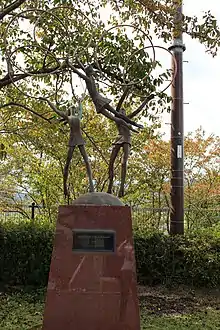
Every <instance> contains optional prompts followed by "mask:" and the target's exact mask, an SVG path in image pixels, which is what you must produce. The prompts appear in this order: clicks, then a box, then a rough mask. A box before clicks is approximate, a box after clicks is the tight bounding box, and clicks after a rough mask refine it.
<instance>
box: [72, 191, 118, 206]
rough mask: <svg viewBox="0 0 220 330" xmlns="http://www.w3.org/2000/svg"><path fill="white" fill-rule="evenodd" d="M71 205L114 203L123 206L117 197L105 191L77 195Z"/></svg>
mask: <svg viewBox="0 0 220 330" xmlns="http://www.w3.org/2000/svg"><path fill="white" fill-rule="evenodd" d="M72 204H73V205H88V204H89V205H115V206H124V204H123V203H122V201H120V199H119V198H117V197H115V196H113V195H110V194H107V193H105V192H92V193H87V194H85V195H82V196H79V197H78V198H77V199H75V200H74V201H73V202H72Z"/></svg>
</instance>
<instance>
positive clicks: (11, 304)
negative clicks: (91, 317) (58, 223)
mask: <svg viewBox="0 0 220 330" xmlns="http://www.w3.org/2000/svg"><path fill="white" fill-rule="evenodd" d="M44 299H45V290H44V289H38V290H34V291H33V290H32V291H29V292H28V291H27V290H26V291H23V290H22V291H21V290H20V291H19V290H16V291H15V290H10V291H7V292H4V293H0V306H1V308H0V329H4V330H32V329H33V330H34V329H41V324H42V315H43V308H44ZM140 302H141V325H142V328H141V329H142V330H145V329H150V330H161V329H163V330H186V329H187V330H200V329H201V330H206V329H207V330H217V329H220V310H219V307H220V301H219V294H217V295H216V293H214V294H213V293H212V294H210V293H207V292H206V293H205V294H204V293H201V292H199V293H198V292H197V293H192V292H191V291H189V290H186V289H184V290H183V291H180V290H179V289H178V291H177V290H176V292H175V291H168V290H165V289H164V288H163V289H161V288H159V289H158V288H157V289H152V288H145V290H144V292H143V290H142V292H141V293H140Z"/></svg>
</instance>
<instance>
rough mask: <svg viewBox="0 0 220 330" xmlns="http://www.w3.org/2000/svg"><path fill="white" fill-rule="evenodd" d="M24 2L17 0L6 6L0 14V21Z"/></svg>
mask: <svg viewBox="0 0 220 330" xmlns="http://www.w3.org/2000/svg"><path fill="white" fill-rule="evenodd" d="M25 1H26V0H17V1H14V2H12V4H10V5H9V6H7V7H6V8H5V9H3V11H2V12H1V13H0V20H2V19H3V18H4V17H5V16H6V15H8V14H9V13H10V12H11V11H12V10H15V9H16V8H18V7H19V6H20V5H22V3H24V2H25Z"/></svg>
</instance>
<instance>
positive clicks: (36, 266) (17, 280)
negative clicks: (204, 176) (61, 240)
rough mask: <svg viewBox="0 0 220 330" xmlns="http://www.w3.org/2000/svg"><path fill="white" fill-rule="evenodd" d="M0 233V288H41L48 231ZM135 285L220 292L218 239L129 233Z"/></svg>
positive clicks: (28, 228) (26, 226)
mask: <svg viewBox="0 0 220 330" xmlns="http://www.w3.org/2000/svg"><path fill="white" fill-rule="evenodd" d="M2 229H3V230H2V231H1V232H0V282H3V283H7V284H9V285H11V284H13V285H14V284H16V285H37V286H42V285H46V284H47V279H48V273H49V267H50V258H51V253H52V245H53V237H54V227H53V226H52V225H49V224H48V223H46V222H45V223H41V224H37V223H35V224H33V223H23V224H12V223H10V224H8V225H7V224H4V226H3V227H2ZM134 241H135V251H136V264H137V274H138V281H139V282H141V283H142V284H148V285H156V284H165V285H173V284H185V285H192V286H197V287H218V286H220V235H219V234H217V233H211V232H204V231H203V232H199V233H196V234H190V235H188V234H187V235H185V236H175V237H174V236H173V237H172V236H167V235H165V234H161V233H152V232H151V233H149V232H140V231H137V230H135V231H134Z"/></svg>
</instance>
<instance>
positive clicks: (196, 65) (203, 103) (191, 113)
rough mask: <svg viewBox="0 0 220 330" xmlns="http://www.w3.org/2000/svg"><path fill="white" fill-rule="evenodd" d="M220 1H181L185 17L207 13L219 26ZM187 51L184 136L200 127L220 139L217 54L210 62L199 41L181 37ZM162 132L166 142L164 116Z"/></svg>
mask: <svg viewBox="0 0 220 330" xmlns="http://www.w3.org/2000/svg"><path fill="white" fill-rule="evenodd" d="M219 5H220V3H219V0H209V1H207V0H184V6H183V11H184V14H186V15H189V16H191V15H196V16H199V17H201V16H202V14H203V12H204V11H207V10H210V11H211V12H212V13H213V15H214V16H215V17H216V18H217V19H218V22H219V25H220V7H219ZM184 43H185V45H186V51H185V52H184V60H186V61H189V63H184V64H183V68H184V72H183V78H184V102H187V103H188V102H189V105H184V130H185V134H187V132H189V131H194V130H196V129H197V128H198V127H199V126H202V128H203V129H204V130H205V131H206V132H207V134H211V133H214V134H216V135H220V111H219V107H220V106H219V97H218V95H219V94H220V54H219V55H218V56H216V57H215V58H213V57H212V56H211V55H210V54H207V53H206V52H205V47H204V46H202V45H201V44H200V43H199V42H198V41H195V40H192V39H191V38H190V37H188V36H186V35H184ZM163 117H164V120H163V125H162V131H163V132H166V138H169V129H168V126H169V125H166V124H165V122H170V116H169V115H168V114H166V115H165V116H163Z"/></svg>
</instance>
